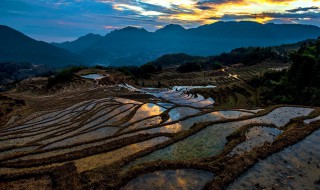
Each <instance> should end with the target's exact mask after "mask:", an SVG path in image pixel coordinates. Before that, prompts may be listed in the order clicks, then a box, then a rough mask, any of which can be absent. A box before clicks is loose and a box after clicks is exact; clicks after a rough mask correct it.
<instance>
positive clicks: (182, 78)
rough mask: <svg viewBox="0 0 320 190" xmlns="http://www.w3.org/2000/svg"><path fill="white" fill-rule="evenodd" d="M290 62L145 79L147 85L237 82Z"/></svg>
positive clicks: (170, 74) (283, 67)
mask: <svg viewBox="0 0 320 190" xmlns="http://www.w3.org/2000/svg"><path fill="white" fill-rule="evenodd" d="M288 66H289V64H284V63H273V62H271V63H269V62H265V63H261V64H258V65H253V66H247V67H241V68H233V67H226V68H224V69H221V70H217V71H209V72H193V73H173V72H164V73H161V74H158V75H154V76H153V77H152V79H151V80H146V81H144V83H145V85H146V86H157V84H158V81H160V82H161V84H163V85H165V86H182V85H183V86H192V85H193V86H194V85H208V84H212V85H217V86H220V85H222V84H228V83H235V82H238V81H242V80H248V79H252V78H253V77H256V76H259V75H262V74H263V73H265V72H267V71H270V70H282V69H287V68H288Z"/></svg>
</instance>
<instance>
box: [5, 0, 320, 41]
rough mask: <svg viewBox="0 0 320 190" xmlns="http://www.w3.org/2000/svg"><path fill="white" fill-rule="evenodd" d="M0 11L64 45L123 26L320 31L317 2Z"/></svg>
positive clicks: (116, 4) (70, 5)
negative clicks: (226, 25)
mask: <svg viewBox="0 0 320 190" xmlns="http://www.w3.org/2000/svg"><path fill="white" fill-rule="evenodd" d="M0 7H1V8H0V22H1V24H5V25H9V26H13V27H15V28H17V29H21V30H22V31H24V32H26V33H28V34H29V35H31V36H34V37H37V38H41V35H42V34H39V32H36V31H41V30H43V31H46V30H48V31H49V30H50V32H52V33H53V34H54V35H57V34H59V33H62V32H63V33H64V35H63V37H64V39H63V40H65V38H68V37H70V38H74V37H76V36H79V35H83V34H86V33H88V32H93V33H99V34H105V33H108V32H110V31H112V30H114V29H118V28H123V27H126V26H138V27H143V28H145V29H147V30H149V31H155V30H157V29H158V28H161V27H164V26H165V25H167V24H179V25H182V26H183V27H185V28H193V27H197V26H199V25H203V24H211V23H214V22H217V21H254V22H259V23H268V22H273V23H281V24H282V23H286V24H297V23H298V24H312V25H317V26H320V9H319V7H320V0H161V1H159V0H130V1H129V0H47V1H44V0H38V1H27V0H15V1H11V0H3V1H1V2H0ZM39 15H42V16H41V17H39ZM106 26H107V27H106ZM34 28H37V29H38V30H35V29H34ZM75 28H76V29H77V30H76V31H77V33H76V34H75V32H74V29H75ZM39 29H41V30H39ZM54 30H56V31H54ZM71 30H72V31H73V32H72V33H71ZM57 37H58V36H57Z"/></svg>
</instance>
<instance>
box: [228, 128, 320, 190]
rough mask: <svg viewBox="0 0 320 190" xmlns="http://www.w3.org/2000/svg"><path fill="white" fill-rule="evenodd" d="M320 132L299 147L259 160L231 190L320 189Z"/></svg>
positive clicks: (300, 143) (301, 142) (312, 135)
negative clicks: (257, 189) (257, 185)
mask: <svg viewBox="0 0 320 190" xmlns="http://www.w3.org/2000/svg"><path fill="white" fill-rule="evenodd" d="M319 139H320V130H318V131H316V132H314V133H313V134H311V135H310V136H308V137H307V138H305V139H304V140H302V141H300V142H298V143H297V144H295V145H293V146H291V147H289V148H286V149H284V150H282V151H281V152H278V153H275V154H273V155H271V156H269V157H268V158H266V159H265V160H260V161H259V162H258V163H257V164H255V165H254V167H252V168H251V169H249V170H248V171H247V172H246V173H244V174H243V175H242V176H240V177H239V178H238V180H236V181H235V182H234V183H233V184H231V185H230V186H229V188H228V189H230V190H239V189H240V190H242V189H243V190H245V189H252V187H254V186H255V184H259V186H260V187H259V189H268V188H270V189H320V184H319V177H320V176H319V174H320V169H319V163H320V146H319Z"/></svg>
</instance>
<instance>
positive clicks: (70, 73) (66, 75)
mask: <svg viewBox="0 0 320 190" xmlns="http://www.w3.org/2000/svg"><path fill="white" fill-rule="evenodd" d="M82 69H85V67H70V68H67V69H64V70H61V71H60V72H58V73H57V74H56V75H55V76H54V77H52V78H49V80H48V85H47V88H49V89H50V88H52V87H53V86H55V85H57V84H61V83H66V82H70V81H71V80H72V78H73V77H74V73H76V72H78V71H80V70H82Z"/></svg>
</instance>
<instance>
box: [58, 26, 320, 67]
mask: <svg viewBox="0 0 320 190" xmlns="http://www.w3.org/2000/svg"><path fill="white" fill-rule="evenodd" d="M318 36H320V28H319V27H317V26H312V25H300V24H272V23H269V24H260V23H256V22H247V21H246V22H217V23H214V24H210V25H203V26H199V27H197V28H191V29H184V28H183V27H182V26H180V25H174V24H171V25H167V26H165V27H163V28H161V29H159V30H157V31H155V32H148V31H146V30H145V29H143V28H135V27H126V28H123V29H119V30H114V31H112V32H110V33H109V34H107V35H105V36H104V37H102V39H99V40H98V41H97V42H95V43H92V44H87V45H88V46H87V47H86V48H85V49H83V50H82V51H78V53H80V54H81V55H83V56H85V57H86V58H87V59H88V60H90V62H91V64H101V65H114V66H121V65H141V64H144V63H146V62H150V61H152V60H155V59H156V58H158V57H161V56H162V55H166V54H174V53H185V54H189V55H196V56H209V55H217V54H220V53H223V52H229V51H231V50H232V49H235V48H238V47H250V46H254V47H265V46H276V45H281V44H289V43H295V42H297V41H302V40H305V39H314V38H317V37H318ZM70 43H71V44H72V43H73V42H70ZM74 43H76V41H74ZM60 45H61V44H60ZM59 47H64V48H66V49H69V50H71V51H75V49H73V48H70V47H67V46H63V45H61V46H59ZM75 52H77V51H75Z"/></svg>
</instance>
